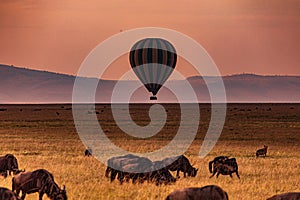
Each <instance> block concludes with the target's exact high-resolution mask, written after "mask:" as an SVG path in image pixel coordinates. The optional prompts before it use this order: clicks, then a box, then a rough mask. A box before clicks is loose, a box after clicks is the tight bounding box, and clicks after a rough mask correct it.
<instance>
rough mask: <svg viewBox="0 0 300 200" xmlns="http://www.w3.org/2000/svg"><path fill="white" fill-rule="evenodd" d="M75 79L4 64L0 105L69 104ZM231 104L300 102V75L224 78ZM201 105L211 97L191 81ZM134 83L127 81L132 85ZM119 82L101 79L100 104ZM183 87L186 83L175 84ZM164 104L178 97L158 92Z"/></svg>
mask: <svg viewBox="0 0 300 200" xmlns="http://www.w3.org/2000/svg"><path fill="white" fill-rule="evenodd" d="M75 78H76V77H75V76H70V75H65V74H58V73H53V72H46V71H37V70H31V69H25V68H18V67H14V66H7V65H0V103H69V102H72V90H73V83H74V80H75ZM222 78H223V81H224V84H225V89H226V94H227V101H228V102H300V92H299V91H300V76H259V75H254V74H240V75H232V76H224V77H222ZM187 80H188V81H189V82H190V83H191V85H192V87H193V88H194V90H195V91H196V94H197V96H198V100H199V101H200V102H207V101H209V100H210V96H209V93H208V90H207V86H206V84H205V82H204V80H203V78H202V77H189V78H188V79H187ZM207 80H209V81H208V82H209V84H215V81H216V80H215V78H214V77H207ZM132 82H133V81H123V82H122V84H129V85H130V84H131V83H132ZM115 84H116V81H111V80H100V85H101V87H100V88H98V90H97V93H96V101H97V102H110V98H111V93H112V91H113V88H114V86H115ZM172 84H176V86H178V87H181V85H182V81H175V80H173V81H172ZM149 96H150V94H149V93H148V92H147V91H146V90H145V89H144V88H140V89H138V91H137V92H136V93H135V94H134V95H133V101H136V102H148V99H149ZM158 98H159V100H160V101H161V102H168V101H173V100H174V95H172V93H171V92H170V91H168V90H167V89H165V88H162V89H161V90H160V92H159V93H158Z"/></svg>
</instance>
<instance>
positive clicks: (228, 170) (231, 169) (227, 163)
mask: <svg viewBox="0 0 300 200" xmlns="http://www.w3.org/2000/svg"><path fill="white" fill-rule="evenodd" d="M210 171H211V173H212V175H211V176H210V178H212V177H213V176H214V175H215V174H217V178H218V177H219V175H220V174H222V175H230V177H231V178H232V174H233V173H236V176H237V177H238V178H239V179H240V175H239V172H238V164H237V162H236V159H235V158H230V159H229V158H227V159H225V160H223V161H221V162H216V163H215V164H214V165H213V170H211V169H210Z"/></svg>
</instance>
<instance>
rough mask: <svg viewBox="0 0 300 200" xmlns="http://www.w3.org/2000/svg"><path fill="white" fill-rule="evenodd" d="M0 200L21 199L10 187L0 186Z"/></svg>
mask: <svg viewBox="0 0 300 200" xmlns="http://www.w3.org/2000/svg"><path fill="white" fill-rule="evenodd" d="M0 200H21V198H20V197H19V196H18V195H17V194H16V193H15V192H13V191H11V190H10V189H7V188H4V187H0Z"/></svg>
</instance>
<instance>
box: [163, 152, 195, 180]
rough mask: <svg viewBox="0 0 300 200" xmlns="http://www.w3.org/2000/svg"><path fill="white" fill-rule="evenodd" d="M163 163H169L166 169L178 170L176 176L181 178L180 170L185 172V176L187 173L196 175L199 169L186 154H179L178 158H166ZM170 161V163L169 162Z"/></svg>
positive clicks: (192, 175)
mask: <svg viewBox="0 0 300 200" xmlns="http://www.w3.org/2000/svg"><path fill="white" fill-rule="evenodd" d="M162 162H163V163H165V164H166V163H167V166H166V169H168V170H170V171H177V173H176V177H177V178H180V176H179V172H180V171H182V172H183V176H184V177H186V173H187V174H188V176H191V177H195V176H196V175H197V171H198V169H196V168H195V167H193V166H192V165H191V164H190V161H189V159H188V158H187V157H185V156H184V155H181V156H178V158H165V159H163V160H162ZM169 163H170V164H169Z"/></svg>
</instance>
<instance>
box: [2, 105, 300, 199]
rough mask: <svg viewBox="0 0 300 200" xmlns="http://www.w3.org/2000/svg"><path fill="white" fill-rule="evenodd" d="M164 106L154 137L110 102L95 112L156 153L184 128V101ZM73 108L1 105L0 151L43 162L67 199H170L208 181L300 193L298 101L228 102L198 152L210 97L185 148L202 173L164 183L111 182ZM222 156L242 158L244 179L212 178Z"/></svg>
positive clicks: (126, 139)
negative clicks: (213, 140) (262, 152)
mask: <svg viewBox="0 0 300 200" xmlns="http://www.w3.org/2000/svg"><path fill="white" fill-rule="evenodd" d="M163 106H164V107H165V109H166V110H167V113H168V118H167V123H166V125H165V126H164V128H163V129H162V130H161V131H160V132H159V133H158V134H157V135H155V136H153V137H151V138H149V139H137V138H133V137H131V136H128V135H126V134H125V133H123V132H122V130H120V129H119V128H118V127H117V125H116V124H115V122H114V120H113V117H112V114H111V109H110V105H97V107H96V111H97V112H98V115H97V116H98V119H99V121H100V124H101V126H102V129H103V130H104V131H105V133H106V135H107V136H108V137H109V138H110V140H111V141H112V142H113V143H115V144H116V145H117V146H119V147H121V148H123V149H126V150H128V151H131V152H150V151H153V150H156V149H159V148H161V147H163V146H164V145H166V144H167V143H168V142H170V141H171V140H172V138H173V136H174V135H175V134H176V132H177V130H178V126H179V125H178V124H179V122H180V109H179V106H178V105H176V104H163ZM71 107H72V106H71V105H0V144H1V145H0V155H4V154H7V153H12V154H14V155H15V156H16V157H17V159H18V162H19V167H20V168H22V169H24V168H25V169H26V171H33V170H35V169H38V168H45V169H47V170H48V171H50V172H52V173H53V175H54V177H55V180H56V182H57V183H58V184H59V185H61V186H62V185H66V189H67V194H68V199H71V200H73V199H76V200H78V199H80V200H90V199H91V200H94V199H95V200H96V199H97V200H98V199H164V198H165V197H166V196H167V194H168V193H170V192H172V191H173V190H174V189H177V188H183V187H202V186H205V185H208V184H216V185H219V186H221V187H222V188H223V189H224V190H225V191H226V192H227V193H228V195H229V199H242V200H244V199H245V200H250V199H251V200H254V199H255V200H260V199H266V198H267V197H270V196H272V195H274V194H278V193H283V192H290V191H298V192H300V182H299V180H300V104H228V108H227V117H226V122H225V126H224V129H223V132H222V135H221V137H220V139H219V141H218V142H217V145H216V146H215V147H214V149H213V150H212V151H211V152H210V153H209V154H208V156H206V157H205V158H203V159H201V158H199V157H198V153H199V149H200V146H201V144H202V141H203V138H204V135H205V133H206V131H207V128H208V124H209V121H210V104H200V110H201V112H200V113H201V116H200V119H199V120H200V126H199V129H198V133H197V136H196V138H195V140H194V142H193V143H192V145H191V146H190V148H189V149H188V151H187V152H186V153H185V155H186V156H187V157H188V158H189V159H190V161H191V163H192V164H194V165H195V166H196V167H197V168H199V171H198V174H197V176H196V177H195V178H183V177H182V178H180V179H179V180H178V181H177V182H176V183H175V184H173V185H162V186H155V184H151V183H144V184H135V185H134V184H132V183H124V184H123V185H120V184H119V182H118V181H114V182H113V183H110V182H109V180H108V179H107V178H106V177H105V176H104V172H105V169H106V166H105V165H104V164H101V163H100V162H99V161H97V160H96V159H95V158H93V157H84V155H83V153H84V150H85V147H84V145H83V143H82V142H81V140H80V139H79V136H78V134H77V132H76V129H75V126H74V122H73V116H72V110H71ZM130 108H131V109H130V112H131V116H132V119H133V120H135V122H136V123H137V124H139V125H147V124H148V123H149V116H148V110H149V105H143V104H135V105H131V107H130ZM83 112H86V114H89V112H91V111H90V110H85V111H83ZM264 144H265V145H268V146H269V149H268V154H267V157H266V158H258V159H257V158H255V151H256V150H257V149H259V148H262V147H263V145H264ZM218 155H228V156H231V157H235V158H236V159H237V162H238V165H239V173H240V177H241V179H240V180H239V179H238V178H237V177H236V176H235V174H234V175H233V176H234V177H233V178H232V179H231V178H230V177H229V176H222V175H220V177H219V178H218V179H217V178H216V177H213V178H211V179H210V178H209V176H210V173H209V171H208V162H209V161H210V160H212V159H213V158H214V157H215V156H218ZM173 174H174V175H175V173H173ZM0 186H4V187H8V188H11V177H8V178H6V179H4V178H3V177H0ZM31 199H34V200H36V199H38V195H37V194H32V195H27V197H26V200H31ZM44 199H47V197H46V195H45V196H44Z"/></svg>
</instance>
